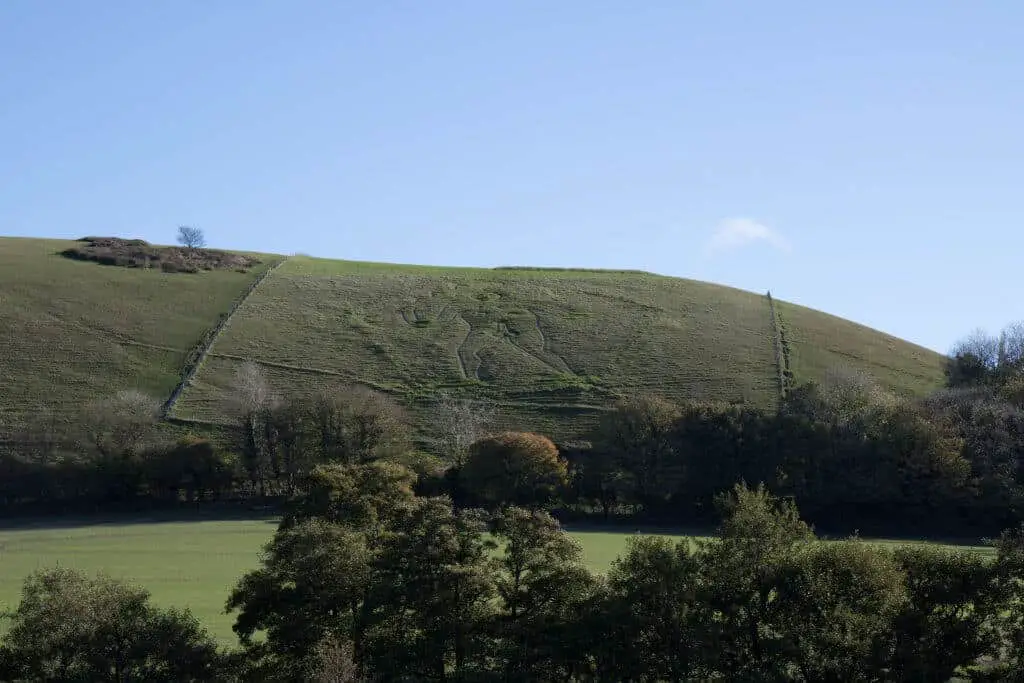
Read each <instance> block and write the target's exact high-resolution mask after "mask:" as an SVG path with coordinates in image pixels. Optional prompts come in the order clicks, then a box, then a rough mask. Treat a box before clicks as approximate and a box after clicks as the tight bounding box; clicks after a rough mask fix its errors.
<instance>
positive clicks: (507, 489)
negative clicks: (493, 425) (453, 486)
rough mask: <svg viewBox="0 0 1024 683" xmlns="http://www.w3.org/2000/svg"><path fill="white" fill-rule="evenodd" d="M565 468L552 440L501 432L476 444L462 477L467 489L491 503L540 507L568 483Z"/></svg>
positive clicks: (472, 447)
mask: <svg viewBox="0 0 1024 683" xmlns="http://www.w3.org/2000/svg"><path fill="white" fill-rule="evenodd" d="M568 476H569V475H568V467H567V465H566V462H565V460H564V459H563V458H562V456H561V455H559V453H558V448H557V447H556V446H555V444H554V443H552V441H551V439H549V438H547V437H546V436H541V435H540V434H533V433H530V432H503V433H500V434H494V435H492V436H487V437H484V438H482V439H478V440H477V441H475V442H474V443H473V444H472V445H471V446H470V448H469V457H468V458H467V459H466V463H465V466H464V467H463V468H462V473H461V477H462V480H463V485H464V486H465V487H466V490H467V491H469V492H471V493H472V494H473V495H474V496H476V497H477V498H479V499H481V500H483V501H485V502H487V503H489V504H491V505H502V504H515V505H523V506H529V507H540V506H543V505H545V504H547V503H549V502H550V501H551V500H552V498H554V497H555V495H556V494H557V492H558V489H559V488H560V487H561V486H564V485H565V483H566V482H567V481H568Z"/></svg>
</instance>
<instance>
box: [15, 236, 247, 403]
mask: <svg viewBox="0 0 1024 683" xmlns="http://www.w3.org/2000/svg"><path fill="white" fill-rule="evenodd" d="M74 244H76V243H75V242H69V241H63V240H36V239H19V238H0V349H3V353H2V354H0V373H2V375H3V378H4V385H5V386H4V392H3V393H2V395H0V413H2V412H5V411H6V412H9V413H14V414H18V413H31V412H34V411H36V410H38V409H40V408H43V407H49V408H50V409H52V410H53V411H54V412H56V413H66V412H68V411H70V410H74V409H75V408H77V406H79V405H81V403H83V402H85V401H88V400H91V399H94V398H99V397H104V396H109V395H112V394H113V393H115V392H117V391H118V390H120V389H127V388H138V389H142V390H144V391H147V392H150V393H152V394H154V395H155V396H157V397H159V398H161V399H163V398H166V397H167V396H168V395H169V394H170V392H171V389H172V388H173V387H174V385H175V383H176V382H177V381H178V377H179V372H180V369H181V366H182V364H183V362H184V360H185V357H186V355H187V354H188V352H189V350H190V349H191V348H192V347H193V346H194V345H195V343H196V342H197V341H198V340H199V339H200V337H201V336H202V334H203V331H204V330H205V329H207V328H209V327H211V326H213V325H214V324H215V323H216V320H217V316H218V315H219V314H221V313H222V312H225V311H227V310H228V309H229V308H230V305H231V302H232V300H233V299H234V298H235V297H236V296H238V295H239V294H240V293H241V292H242V291H244V289H245V287H246V286H247V285H248V284H249V283H250V282H251V281H252V280H253V279H254V278H256V277H257V276H258V275H259V274H260V273H261V272H262V270H263V269H264V268H265V267H266V263H264V264H261V265H259V266H256V267H255V268H253V269H252V270H251V271H250V272H249V273H244V274H243V273H237V272H234V271H213V272H201V273H197V274H189V275H185V274H174V273H163V272H160V271H159V270H153V269H149V270H144V269H135V268H133V269H129V268H120V267H111V266H102V265H98V264H96V263H91V262H85V261H74V260H71V259H67V258H64V257H62V256H59V255H57V254H58V252H60V251H61V250H63V249H65V248H68V247H69V246H72V245H74ZM15 417H16V415H15Z"/></svg>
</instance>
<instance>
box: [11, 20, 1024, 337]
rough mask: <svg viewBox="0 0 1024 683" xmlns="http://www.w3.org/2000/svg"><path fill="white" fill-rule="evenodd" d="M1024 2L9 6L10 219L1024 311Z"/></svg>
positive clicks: (258, 245)
mask: <svg viewBox="0 0 1024 683" xmlns="http://www.w3.org/2000/svg"><path fill="white" fill-rule="evenodd" d="M1022 25H1024V4H1021V5H1018V3H1012V2H1008V1H1007V2H995V1H992V2H978V3H968V2H961V1H957V2H952V1H945V2H943V1H930V2H925V1H924V0H919V1H912V0H905V1H903V2H899V3H893V2H883V1H881V0H868V1H861V2H845V3H829V2H817V1H811V0H807V1H806V2H787V1H786V0H778V1H776V2H771V3H767V2H755V1H753V0H750V1H748V2H729V1H728V0H715V1H707V2H699V1H689V2H686V1H683V0H666V1H663V2H658V1H655V0H645V1H644V2H634V3H628V2H624V1H622V0H618V1H615V2H612V1H602V0H559V1H558V2H550V1H548V2H541V1H540V0H516V1H515V2H507V1H502V2H499V1H497V0H494V1H488V2H480V1H470V0H466V1H456V0H438V1H436V2H414V1H409V2H400V1H397V0H396V1H392V2H359V3H356V2H341V1H340V0H335V1H329V0H324V1H322V2H320V1H316V2H314V1H301V0H294V1H285V0H278V1H275V2H269V1H262V2H260V1H255V0H247V1H245V2H243V1H242V0H216V1H210V0H175V1H174V2H137V1H136V0H104V1H103V2H96V1H95V0H62V1H61V2H41V1H39V0H4V2H2V3H0V233H2V234H10V235H31V236H48V237H78V236H81V235H85V234H118V235H125V236H137V237H142V238H144V239H148V240H150V241H155V242H163V243H168V242H171V241H173V238H174V233H175V230H176V226H177V225H179V224H193V225H197V226H199V227H201V228H203V229H204V230H205V231H206V233H207V236H208V240H209V242H210V244H211V246H219V247H228V248H239V249H250V250H261V251H271V252H281V253H294V252H300V253H308V254H312V255H316V256H325V257H335V258H349V259H369V260H380V261H396V262H412V263H431V264H448V265H480V266H493V265H510V264H518V265H521V264H531V265H572V266H589V267H614V268H619V267H621V268H642V269H647V270H652V271H656V272H659V273H664V274H669V275H678V276H684V277H692V278H697V279H702V280H710V281H713V282H720V283H724V284H729V285H733V286H737V287H742V288H744V289H750V290H753V291H757V292H763V291H765V290H767V289H771V290H772V292H773V294H774V295H776V296H777V297H779V298H783V299H787V300H790V301H795V302H798V303H801V304H805V305H808V306H812V307H815V308H820V309H823V310H826V311H828V312H831V313H834V314H837V315H840V316H843V317H848V318H851V319H853V320H856V321H858V322H862V323H865V324H868V325H871V326H873V327H877V328H880V329H883V330H885V331H887V332H890V333H893V334H896V335H898V336H901V337H905V338H908V339H911V340H913V341H916V342H918V343H921V344H924V345H926V346H930V347H933V348H935V349H937V350H941V351H945V350H947V349H948V348H949V346H950V345H951V344H952V343H953V342H954V341H955V340H956V339H958V338H959V337H961V336H963V335H964V334H965V333H967V332H969V331H970V330H972V329H974V328H976V327H984V328H987V329H990V330H992V331H995V330H997V329H998V328H999V327H1001V326H1002V325H1003V324H1004V323H1007V322H1010V321H1011V320H1014V319H1016V318H1020V317H1024V307H1022V306H1021V291H1022V285H1021V280H1020V276H1019V273H1018V269H1019V268H1020V267H1021V254H1022V253H1024V236H1022V231H1021V230H1020V222H1021V221H1020V218H1021V202H1020V201H1019V199H1018V198H1019V197H1020V196H1022V194H1021V193H1022V192H1024V190H1022V186H1024V182H1022V181H1024V126H1022V125H1021V112H1022V111H1024V88H1022V87H1021V80H1020V79H1021V75H1022V74H1024V41H1021V40H1020V27H1021V26H1022Z"/></svg>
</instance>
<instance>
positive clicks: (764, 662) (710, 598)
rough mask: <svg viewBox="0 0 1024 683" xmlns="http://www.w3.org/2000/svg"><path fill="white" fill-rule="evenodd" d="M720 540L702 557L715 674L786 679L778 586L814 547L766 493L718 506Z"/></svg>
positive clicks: (788, 509)
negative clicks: (802, 554)
mask: <svg viewBox="0 0 1024 683" xmlns="http://www.w3.org/2000/svg"><path fill="white" fill-rule="evenodd" d="M720 506H721V508H722V511H723V514H724V519H723V522H722V524H721V526H720V528H719V534H718V538H716V539H714V540H712V541H710V542H708V543H706V544H705V545H703V546H702V548H701V550H700V554H701V565H702V569H703V576H702V579H701V580H702V582H703V585H704V590H705V591H706V593H705V596H706V600H707V603H708V608H709V609H710V610H711V611H712V613H713V614H714V618H713V620H712V621H711V623H710V624H709V627H710V629H711V634H710V638H711V642H712V643H713V644H714V647H713V648H712V650H711V651H712V652H714V655H715V663H714V667H715V668H716V669H718V670H719V671H720V672H721V674H722V675H724V676H725V677H726V678H727V679H728V680H783V678H784V676H785V675H786V674H787V672H788V668H789V662H788V659H787V656H786V654H787V653H786V647H787V643H786V639H785V638H784V637H783V634H782V631H781V629H780V625H781V624H782V622H783V620H784V618H785V613H784V611H783V605H782V604H781V600H780V599H779V590H778V589H779V586H780V584H781V582H782V579H783V575H784V572H785V569H786V567H787V565H788V564H789V563H790V562H792V561H793V559H794V558H795V557H796V555H797V554H798V553H799V552H800V551H801V550H802V549H804V548H806V547H807V546H808V545H809V544H811V543H812V542H813V540H814V535H813V533H812V532H811V529H810V528H809V527H808V526H807V525H806V524H805V523H804V522H803V521H802V520H801V519H800V517H799V515H798V513H797V511H796V507H795V506H794V505H792V503H787V502H785V501H780V500H778V499H776V498H774V497H773V496H771V495H770V494H769V493H768V491H767V490H766V489H765V488H764V486H763V485H759V486H758V487H757V488H756V489H750V488H748V487H746V486H743V485H736V486H735V487H734V488H733V490H732V491H731V492H730V493H729V494H728V495H726V496H723V497H722V498H721V499H720Z"/></svg>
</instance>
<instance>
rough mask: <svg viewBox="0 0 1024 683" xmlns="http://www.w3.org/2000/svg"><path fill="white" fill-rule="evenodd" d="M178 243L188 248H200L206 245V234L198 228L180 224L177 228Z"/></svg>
mask: <svg viewBox="0 0 1024 683" xmlns="http://www.w3.org/2000/svg"><path fill="white" fill-rule="evenodd" d="M178 244H180V245H182V246H183V247H188V248H189V249H201V248H202V247H205V246H206V235H204V234H203V231H202V230H201V229H199V228H195V227H192V226H190V225H182V226H180V227H179V228H178Z"/></svg>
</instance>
